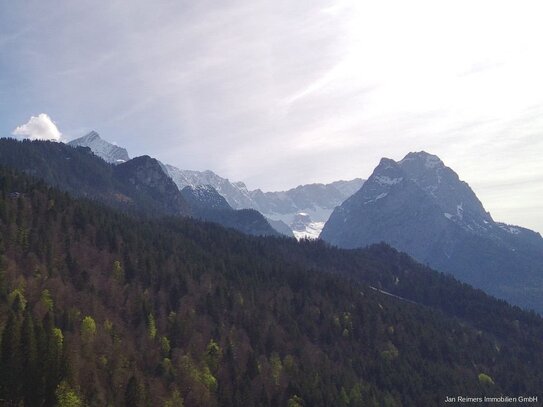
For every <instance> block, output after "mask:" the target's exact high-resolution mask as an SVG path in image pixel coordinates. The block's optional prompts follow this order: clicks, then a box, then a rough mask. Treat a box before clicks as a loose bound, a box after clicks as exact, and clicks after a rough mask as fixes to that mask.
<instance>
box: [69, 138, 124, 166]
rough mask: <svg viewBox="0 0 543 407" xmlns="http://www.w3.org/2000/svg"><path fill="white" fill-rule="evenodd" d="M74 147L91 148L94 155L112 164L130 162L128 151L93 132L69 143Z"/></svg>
mask: <svg viewBox="0 0 543 407" xmlns="http://www.w3.org/2000/svg"><path fill="white" fill-rule="evenodd" d="M68 145H69V146H72V147H89V148H90V149H91V150H92V152H93V153H94V154H96V155H97V156H98V157H100V158H102V159H103V160H105V161H106V162H108V163H110V164H120V163H123V162H126V161H128V160H130V157H129V156H128V152H127V151H126V149H124V148H122V147H119V146H116V145H115V144H111V143H108V142H107V141H105V140H103V139H102V138H101V137H100V135H99V134H98V133H97V132H95V131H91V132H90V133H89V134H87V135H85V136H83V137H80V138H78V139H75V140H72V141H69V142H68Z"/></svg>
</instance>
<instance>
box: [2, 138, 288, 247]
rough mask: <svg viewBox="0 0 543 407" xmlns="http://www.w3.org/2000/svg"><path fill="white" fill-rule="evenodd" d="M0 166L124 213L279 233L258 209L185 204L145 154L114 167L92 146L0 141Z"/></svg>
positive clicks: (257, 232) (160, 167) (197, 202)
mask: <svg viewBox="0 0 543 407" xmlns="http://www.w3.org/2000/svg"><path fill="white" fill-rule="evenodd" d="M94 140H95V141H96V140H97V139H96V138H94ZM100 144H102V143H100ZM0 165H2V166H4V167H8V168H14V169H16V170H18V171H22V172H24V173H26V174H29V175H32V176H35V177H37V178H40V179H43V180H44V181H45V182H47V183H48V184H50V185H53V186H55V187H57V188H59V189H61V190H64V191H66V192H68V193H70V194H72V195H74V196H77V197H83V198H87V199H92V200H96V201H100V202H103V203H105V204H106V205H109V206H113V207H115V208H117V209H120V210H122V211H124V212H128V213H139V214H143V215H146V216H151V217H161V216H192V217H197V218H199V219H203V220H208V221H210V222H216V223H219V224H222V225H223V226H226V227H230V228H234V229H238V230H240V231H243V232H244V233H248V234H255V235H274V236H277V235H279V233H278V232H277V231H276V230H275V229H273V228H272V227H271V226H270V224H269V223H268V222H267V221H266V219H265V218H264V216H262V215H261V214H260V213H259V212H257V211H254V210H243V211H238V210H234V209H232V208H231V207H229V206H228V207H223V208H221V209H217V208H215V207H214V206H213V205H212V203H211V202H207V203H206V201H203V200H202V199H201V198H202V197H200V200H194V199H193V200H190V203H189V202H187V194H185V196H183V194H182V193H181V191H179V189H178V188H177V186H176V184H175V183H174V182H173V181H172V179H171V178H170V177H169V176H168V175H167V174H166V173H165V172H164V170H163V165H162V164H161V163H160V162H159V161H158V160H156V159H154V158H151V157H149V156H141V157H136V158H133V159H130V160H128V161H126V162H120V161H116V164H115V165H113V164H111V163H108V162H106V161H105V160H103V159H102V158H100V157H98V156H97V155H95V154H93V152H92V151H91V149H90V147H75V148H74V147H72V146H69V145H66V144H63V143H54V142H38V141H30V140H24V141H22V142H19V141H16V140H13V139H0ZM207 204H209V206H207V207H206V205H207Z"/></svg>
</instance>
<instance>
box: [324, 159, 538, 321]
mask: <svg viewBox="0 0 543 407" xmlns="http://www.w3.org/2000/svg"><path fill="white" fill-rule="evenodd" d="M321 238H322V239H323V240H325V241H327V242H329V243H331V244H334V245H337V246H339V247H344V248H356V247H365V246H368V245H371V244H373V243H378V242H381V241H382V242H386V243H388V244H390V245H391V246H393V247H395V248H397V249H398V250H402V251H404V252H406V253H408V254H409V255H411V256H413V257H414V258H415V259H417V260H418V261H420V262H422V263H425V264H429V265H430V266H431V267H433V268H435V269H437V270H441V271H444V272H447V273H451V274H452V275H454V276H455V277H457V278H458V279H460V280H462V281H465V282H467V283H469V284H472V285H473V286H475V287H479V288H482V289H484V290H485V291H486V292H488V293H491V294H493V295H495V296H497V297H499V298H503V299H506V300H507V301H510V302H511V303H513V304H517V305H521V306H524V307H527V308H532V309H535V310H537V311H539V312H542V311H543V239H542V238H541V235H539V233H536V232H533V231H531V230H528V229H525V228H522V227H519V226H513V225H507V224H504V223H500V222H496V221H494V220H493V219H492V217H491V215H490V214H489V213H488V212H487V211H486V210H485V209H484V207H483V205H482V203H481V202H480V201H479V199H478V198H477V196H476V195H475V193H474V192H473V191H472V189H471V188H470V187H469V185H468V184H467V183H465V182H463V181H461V180H460V179H459V177H458V175H457V174H456V173H455V172H454V171H453V170H452V169H450V168H449V167H447V166H445V164H444V163H443V162H442V161H441V160H440V159H439V158H438V157H437V156H435V155H432V154H428V153H426V152H418V153H409V154H407V155H406V156H405V158H403V159H402V160H401V161H398V162H395V161H394V160H391V159H387V158H383V159H382V160H381V162H380V163H379V165H378V166H377V167H376V168H375V170H374V171H373V174H372V175H371V176H370V177H369V179H368V180H367V181H366V182H365V183H364V185H363V186H362V188H361V189H360V190H359V191H358V192H356V193H355V194H354V195H353V196H351V197H350V198H349V199H347V200H346V201H345V202H344V203H343V204H342V205H340V206H339V207H337V208H336V209H335V210H334V212H333V213H332V215H331V216H330V220H329V221H328V222H327V223H326V225H325V226H324V229H323V231H322V234H321Z"/></svg>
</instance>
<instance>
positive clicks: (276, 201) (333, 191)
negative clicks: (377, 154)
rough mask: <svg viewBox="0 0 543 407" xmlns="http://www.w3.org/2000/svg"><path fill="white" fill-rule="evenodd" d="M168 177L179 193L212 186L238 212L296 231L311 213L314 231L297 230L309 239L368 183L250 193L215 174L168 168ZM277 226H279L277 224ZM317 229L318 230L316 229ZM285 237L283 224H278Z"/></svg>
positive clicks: (307, 186)
mask: <svg viewBox="0 0 543 407" xmlns="http://www.w3.org/2000/svg"><path fill="white" fill-rule="evenodd" d="M165 167H166V170H167V172H168V174H169V175H170V176H171V177H172V179H173V181H174V182H175V183H176V184H177V186H178V187H179V189H183V188H185V187H186V186H190V187H196V186H201V185H211V186H212V187H213V188H214V189H215V190H217V192H218V193H219V194H221V195H222V196H223V197H224V198H225V199H226V201H227V202H228V203H229V204H230V206H231V207H232V208H234V209H256V210H258V211H259V212H260V213H262V214H263V215H264V216H266V217H267V218H268V219H270V220H273V221H281V222H283V223H284V224H287V225H288V226H289V227H290V228H291V230H294V227H293V226H292V223H293V222H295V218H296V217H298V214H299V213H300V212H302V213H307V214H309V216H310V217H311V219H312V221H313V225H312V226H311V228H310V229H311V230H309V229H308V230H303V231H300V230H296V232H300V233H302V234H303V235H304V236H306V237H311V238H315V237H318V235H319V233H320V229H321V228H322V225H323V224H324V222H326V220H328V217H329V216H330V214H331V213H332V210H333V209H334V208H335V207H336V206H338V205H340V204H341V203H342V202H343V201H344V200H345V199H347V198H348V197H349V196H351V195H352V194H353V193H355V192H356V191H357V190H358V189H360V187H361V185H362V184H363V183H364V181H363V180H362V179H360V178H357V179H354V180H350V181H336V182H333V183H331V184H326V185H325V184H308V185H300V186H298V187H296V188H292V189H290V190H288V191H279V192H263V191H261V190H260V189H256V190H254V191H249V190H248V189H247V187H246V185H245V184H244V183H243V182H230V181H229V180H228V179H226V178H222V177H220V176H218V175H217V174H215V173H214V172H212V171H192V170H181V169H179V168H177V167H174V166H172V165H166V166H165ZM275 224H277V223H275ZM315 227H317V229H315ZM278 228H279V229H281V230H279V231H280V232H281V233H283V232H285V230H284V226H283V224H278Z"/></svg>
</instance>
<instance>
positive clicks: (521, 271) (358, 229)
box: [83, 133, 543, 312]
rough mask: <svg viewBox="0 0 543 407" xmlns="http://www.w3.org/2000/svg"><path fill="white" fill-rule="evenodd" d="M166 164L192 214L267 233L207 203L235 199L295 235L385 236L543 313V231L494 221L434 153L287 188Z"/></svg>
mask: <svg viewBox="0 0 543 407" xmlns="http://www.w3.org/2000/svg"><path fill="white" fill-rule="evenodd" d="M83 139H85V140H87V141H86V144H87V145H88V146H89V147H90V148H91V149H95V150H96V151H95V154H97V155H99V156H100V155H101V154H105V157H111V156H112V154H111V153H110V152H111V151H116V148H117V146H114V145H112V144H110V145H109V147H107V144H109V143H107V142H105V141H104V140H102V139H101V138H99V136H97V135H96V134H95V133H91V134H90V135H88V136H85V137H83ZM94 143H96V146H95V145H94ZM93 151H94V150H93ZM124 151H126V150H124ZM104 159H105V158H104ZM121 165H124V164H121ZM160 165H161V167H162V169H163V171H164V172H165V173H166V174H168V175H169V177H171V179H172V180H173V182H174V183H175V184H176V185H177V187H178V188H179V189H180V190H182V191H185V192H184V194H185V199H187V200H190V201H191V202H193V205H196V206H195V208H196V207H197V209H195V210H193V215H194V216H197V217H200V218H202V219H207V220H210V221H214V222H218V223H221V224H223V225H225V226H226V225H227V226H229V227H234V228H237V229H238V230H242V231H249V233H251V231H252V232H253V233H254V234H266V231H265V229H262V228H259V227H258V226H256V225H257V223H258V222H257V223H253V222H251V221H241V218H239V219H235V220H233V219H232V218H230V219H229V220H228V221H226V220H225V218H226V216H225V215H223V214H222V213H221V210H217V209H213V210H210V208H213V207H214V206H217V205H219V206H221V208H222V210H225V209H226V205H229V207H230V209H239V208H251V209H253V211H254V212H250V211H249V212H245V213H244V214H245V216H249V217H251V216H252V217H258V216H259V214H258V212H260V213H262V214H263V215H264V216H265V217H266V218H267V220H268V222H267V223H268V224H269V225H271V227H272V228H274V230H275V231H276V232H277V233H282V234H284V235H287V236H295V237H296V238H298V239H301V238H310V239H315V238H318V237H319V236H320V237H321V238H322V239H323V240H325V241H327V242H329V243H331V244H334V245H337V246H339V247H344V248H356V247H365V246H368V245H371V244H374V243H379V242H386V243H388V244H390V245H391V246H393V247H395V248H397V249H399V250H402V251H405V252H406V253H408V254H409V255H411V256H413V257H414V258H415V259H417V260H419V261H421V262H423V263H425V264H428V265H430V266H432V267H434V268H436V269H438V270H441V271H444V272H447V273H451V274H452V275H454V276H455V277H457V278H459V279H460V280H462V281H465V282H467V283H469V284H472V285H474V286H475V287H479V288H482V289H484V290H485V291H486V292H489V293H491V294H493V295H495V296H497V297H499V298H503V299H505V300H507V301H509V302H511V303H513V304H517V305H520V306H523V307H526V308H532V309H535V310H537V311H539V312H542V311H543V266H542V265H543V239H542V238H541V236H540V235H539V234H538V233H536V232H533V231H531V230H529V229H526V228H522V227H520V226H514V225H508V224H504V223H500V222H496V221H494V220H493V219H492V216H491V215H490V214H489V213H488V212H487V211H486V210H485V209H484V207H483V205H482V203H481V202H480V200H479V199H478V198H477V196H476V195H475V193H474V192H473V191H472V189H471V188H470V187H469V185H468V184H467V183H465V182H463V181H461V180H460V179H459V177H458V175H457V174H456V173H455V172H454V171H453V170H452V169H450V168H449V167H447V166H445V164H444V163H443V162H442V161H441V160H440V159H439V157H437V156H435V155H432V154H429V153H426V152H424V151H422V152H418V153H409V154H407V155H406V156H405V157H404V158H403V159H402V160H400V161H398V162H395V161H394V160H391V159H387V158H383V159H382V160H381V162H380V163H379V165H378V166H377V167H376V168H375V170H374V172H373V174H372V175H371V177H370V178H369V179H368V180H367V181H366V182H364V181H363V180H362V179H361V178H357V179H354V180H351V181H337V182H334V183H331V184H327V185H324V184H309V185H301V186H298V187H296V188H293V189H291V190H288V191H281V192H263V191H261V190H259V189H257V190H253V191H250V190H248V189H247V187H246V186H245V184H243V183H242V182H230V181H229V180H228V179H226V178H222V177H220V176H218V175H217V174H215V173H214V172H212V171H191V170H181V169H179V168H176V167H174V166H172V165H164V164H162V163H160ZM220 198H222V199H220ZM196 201H198V202H199V203H198V204H197V202H196ZM206 201H207V203H206ZM334 208H335V209H334ZM256 211H258V212H256ZM332 211H333V212H332ZM242 213H243V212H242ZM330 214H331V216H330ZM231 216H232V215H231ZM242 224H243V226H242ZM321 230H322V232H321ZM268 233H269V232H268Z"/></svg>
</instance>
